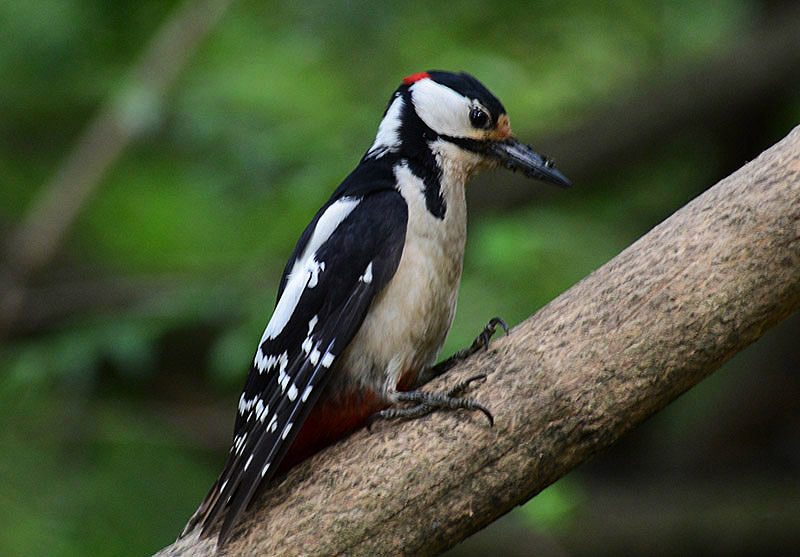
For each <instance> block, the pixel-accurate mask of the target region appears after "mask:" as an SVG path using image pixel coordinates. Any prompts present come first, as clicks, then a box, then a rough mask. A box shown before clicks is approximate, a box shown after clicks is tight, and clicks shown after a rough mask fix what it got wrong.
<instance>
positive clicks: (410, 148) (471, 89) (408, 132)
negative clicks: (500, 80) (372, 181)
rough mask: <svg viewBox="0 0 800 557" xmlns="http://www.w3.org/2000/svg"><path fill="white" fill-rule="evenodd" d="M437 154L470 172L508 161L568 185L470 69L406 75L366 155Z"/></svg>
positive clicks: (538, 176) (441, 161) (529, 172)
mask: <svg viewBox="0 0 800 557" xmlns="http://www.w3.org/2000/svg"><path fill="white" fill-rule="evenodd" d="M431 152H433V154H434V155H435V157H436V158H437V160H438V162H439V164H454V165H457V166H459V167H460V168H461V169H462V171H464V172H465V173H466V174H472V173H473V172H474V171H476V170H480V169H482V168H491V167H497V166H505V167H506V168H509V169H511V170H519V171H521V172H523V173H524V174H525V175H526V176H528V177H530V178H535V179H537V180H541V181H544V182H549V183H551V184H555V185H557V186H562V187H567V186H569V185H570V181H569V180H568V179H567V178H566V177H565V176H564V175H563V174H561V172H559V171H558V170H557V169H556V168H555V167H554V166H553V162H552V161H551V160H550V159H548V158H547V157H543V156H541V155H539V154H538V153H536V152H534V151H533V149H531V147H530V146H529V145H525V144H524V143H521V142H520V141H519V140H517V139H516V138H515V137H514V135H513V134H512V132H511V125H510V123H509V120H508V115H507V114H506V110H505V108H504V107H503V105H502V103H501V102H500V101H499V100H498V99H497V97H495V96H494V95H493V94H492V93H491V92H490V91H489V90H488V89H487V88H486V87H485V86H484V85H483V84H482V83H481V82H480V81H478V80H477V79H475V78H474V77H472V76H471V75H469V74H467V73H450V72H443V71H427V72H421V73H417V74H413V75H410V76H408V77H406V78H405V79H404V80H403V83H402V85H401V86H400V87H399V88H398V89H397V91H395V93H394V94H393V95H392V98H391V100H390V101H389V106H388V107H387V109H386V112H385V114H384V117H383V120H382V121H381V124H380V127H379V128H378V135H377V137H376V139H375V142H374V143H373V145H372V147H371V148H370V150H369V152H368V153H367V157H374V158H380V157H382V156H384V155H386V154H388V153H395V154H396V155H399V156H403V157H418V156H419V157H424V155H425V154H427V153H431Z"/></svg>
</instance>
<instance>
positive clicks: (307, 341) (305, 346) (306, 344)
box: [300, 336, 313, 356]
mask: <svg viewBox="0 0 800 557" xmlns="http://www.w3.org/2000/svg"><path fill="white" fill-rule="evenodd" d="M312 346H313V344H312V343H311V337H310V336H309V337H306V339H305V340H304V341H303V344H301V345H300V348H302V349H303V353H304V354H305V355H306V356H308V353H309V352H311V347H312Z"/></svg>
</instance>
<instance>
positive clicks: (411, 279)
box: [182, 71, 570, 547]
mask: <svg viewBox="0 0 800 557" xmlns="http://www.w3.org/2000/svg"><path fill="white" fill-rule="evenodd" d="M497 166H505V167H507V168H509V169H511V170H520V171H522V172H524V174H525V175H526V176H528V177H530V178H535V179H538V180H541V181H544V182H549V183H552V184H555V185H558V186H563V187H566V186H569V185H570V183H569V181H568V180H567V179H566V178H565V177H564V175H563V174H561V172H559V171H558V170H556V168H554V166H553V164H552V162H551V161H550V160H549V159H548V158H546V157H542V156H540V155H538V154H537V153H535V152H534V151H533V150H532V149H531V148H530V147H529V146H526V145H524V144H522V143H520V142H519V141H518V140H517V139H515V137H514V136H513V135H512V133H511V127H510V125H509V120H508V116H507V115H506V111H505V108H503V105H502V104H501V103H500V101H499V100H498V99H497V98H496V97H495V96H494V95H492V93H490V92H489V90H488V89H487V88H486V87H484V85H483V84H481V83H480V82H479V81H478V80H477V79H475V78H474V77H472V76H471V75H469V74H467V73H450V72H444V71H427V72H421V73H417V74H413V75H410V76H408V77H406V78H405V79H403V81H402V84H401V85H400V87H399V88H398V89H397V90H396V91H395V92H394V94H393V95H392V97H391V99H390V100H389V104H388V106H387V108H386V110H385V112H384V115H383V119H382V120H381V122H380V125H379V127H378V133H377V136H376V137H375V140H374V142H373V143H372V145H371V146H370V148H369V149H368V150H367V152H366V154H365V155H364V156H363V157H362V159H361V161H360V163H359V164H358V166H357V167H356V168H355V170H353V171H352V172H351V173H350V175H348V176H347V177H346V178H345V179H344V181H343V182H342V183H341V184H340V185H339V187H338V188H337V189H336V190H335V191H334V192H333V195H332V196H331V198H330V199H329V200H328V201H327V202H326V203H325V204H324V205H323V206H322V208H321V209H320V210H319V211H318V212H317V214H316V215H315V216H314V218H313V219H312V220H311V223H310V224H309V225H308V226H307V227H306V229H305V230H304V231H303V233H302V235H301V236H300V239H299V241H298V242H297V245H296V247H295V249H294V252H293V253H292V255H291V257H290V258H289V261H288V263H287V264H286V268H285V269H284V272H283V276H282V278H281V281H280V285H279V287H278V297H277V303H276V306H275V309H274V311H273V314H272V317H271V318H270V320H269V322H268V323H267V326H266V329H265V330H264V333H263V336H262V337H261V340H260V342H259V343H258V348H257V349H256V353H255V356H254V358H253V361H252V364H251V366H250V372H249V374H248V376H247V380H246V383H245V386H244V389H243V391H242V394H241V397H240V398H239V407H238V413H237V416H236V423H235V427H234V434H233V442H232V446H231V449H230V453H229V456H228V459H227V462H226V463H225V467H224V469H223V471H222V473H221V474H220V476H219V478H218V479H217V480H216V482H215V483H214V485H213V486H212V488H211V490H210V491H209V493H208V495H207V496H206V498H205V499H204V500H203V502H202V504H201V505H200V507H199V508H198V509H197V511H196V512H195V513H194V515H193V516H192V518H191V519H190V521H189V523H188V524H187V526H186V528H185V529H184V532H183V534H182V536H183V535H186V534H187V533H189V532H190V531H192V530H193V529H195V528H196V527H200V528H201V537H209V536H211V534H212V532H213V531H215V530H216V527H217V525H219V524H220V523H221V529H220V532H219V536H218V538H217V543H218V545H219V546H220V547H221V546H223V545H224V544H225V542H226V540H227V539H228V537H229V536H230V534H231V530H232V529H233V527H234V526H235V525H236V523H237V521H238V519H239V517H240V516H241V514H242V512H244V510H245V508H246V507H247V505H248V504H249V503H250V501H251V500H252V498H253V497H254V495H255V493H256V490H257V488H258V487H259V486H260V485H262V484H264V483H265V482H267V481H269V480H270V478H272V477H273V475H274V474H275V473H276V472H282V471H284V470H286V469H288V468H289V467H291V466H292V465H294V464H296V463H298V462H300V461H302V460H304V459H305V458H307V457H309V456H310V455H312V454H314V453H315V452H317V451H318V450H320V449H321V448H323V447H325V446H327V445H329V444H331V443H333V442H335V441H337V440H339V439H341V438H342V437H344V436H345V435H347V434H348V433H350V432H352V431H353V430H355V429H356V428H358V427H361V426H363V425H365V424H366V423H367V422H368V421H369V420H370V418H371V417H373V416H379V417H396V416H418V415H421V414H424V413H427V412H429V411H431V410H433V409H437V408H466V409H471V410H481V411H483V412H484V413H486V414H487V416H488V417H489V418H490V420H491V414H489V412H488V410H487V409H486V408H485V407H483V406H482V405H480V404H478V403H476V402H474V401H472V400H470V399H462V398H457V397H456V396H455V395H456V393H457V392H458V391H459V390H461V389H463V388H464V387H465V386H466V383H462V384H460V385H458V386H456V387H455V388H453V389H450V390H449V391H447V392H445V393H423V392H418V391H414V390H411V389H413V388H415V387H416V386H418V383H419V380H420V378H422V377H425V378H430V377H431V376H432V375H436V374H438V373H440V371H439V370H444V369H446V367H447V366H443V367H442V366H436V367H432V366H433V364H434V363H435V362H436V360H437V358H438V355H439V351H440V350H441V348H442V345H443V344H444V341H445V338H446V337H447V333H448V331H449V330H450V326H451V324H452V322H453V317H454V315H455V311H456V299H457V296H458V288H459V282H460V280H461V268H462V262H463V256H464V244H465V241H466V233H467V230H466V225H467V212H466V201H465V191H464V190H465V184H466V182H467V181H468V180H469V179H470V178H471V177H473V176H474V175H475V174H476V173H477V172H479V171H481V170H483V169H486V168H491V167H497ZM498 323H500V324H501V325H502V326H503V327H504V328H505V324H503V323H501V322H499V321H493V322H491V323H490V324H489V325H488V326H487V328H486V330H485V331H484V333H482V335H481V336H479V338H478V339H477V340H476V343H475V344H474V345H473V349H474V348H475V347H477V346H480V345H481V344H482V343H485V342H488V336H491V334H492V333H493V328H494V326H495V325H497V324H498ZM432 370H433V371H432ZM399 402H413V403H415V404H416V406H414V407H412V408H396V407H394V408H393V407H392V405H394V404H396V403H399ZM376 413H377V414H376Z"/></svg>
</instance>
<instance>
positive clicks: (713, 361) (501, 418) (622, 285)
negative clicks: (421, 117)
mask: <svg viewBox="0 0 800 557" xmlns="http://www.w3.org/2000/svg"><path fill="white" fill-rule="evenodd" d="M532 278H535V277H532ZM798 308H800V127H799V128H796V129H795V130H794V131H793V132H792V133H791V134H790V135H789V136H788V137H787V138H786V139H784V140H783V141H781V142H780V143H778V144H777V145H775V146H774V147H772V148H771V149H769V150H768V151H766V152H764V153H763V154H762V155H761V156H760V157H759V158H758V159H757V160H755V161H753V162H752V163H750V164H748V165H747V166H745V167H744V168H742V169H741V170H739V171H738V172H736V173H735V174H733V175H732V176H730V177H728V178H727V179H725V180H723V181H721V182H720V183H719V184H717V185H716V186H714V187H713V188H711V189H710V190H708V191H707V192H706V193H704V194H703V195H701V196H700V197H698V198H697V199H695V200H694V201H692V202H691V203H689V204H688V205H687V206H685V207H684V208H683V209H681V210H680V211H678V212H677V213H675V214H674V215H672V217H670V218H669V219H667V220H666V221H665V222H663V223H662V224H660V225H659V226H657V227H656V228H655V229H653V230H652V231H651V232H650V233H648V234H647V235H646V236H644V237H643V238H641V239H640V240H639V241H637V242H636V243H635V244H633V245H632V246H631V247H629V248H628V249H626V250H625V251H624V252H622V253H621V254H620V255H619V256H617V257H616V258H615V259H613V260H612V261H611V262H610V263H608V264H606V265H605V266H603V267H602V268H600V269H598V270H597V271H596V272H594V273H592V274H591V275H590V276H589V277H587V278H586V279H584V280H583V281H581V282H580V283H578V284H577V285H575V286H574V287H573V288H571V289H570V290H569V291H567V292H566V293H564V294H563V295H562V296H560V297H559V298H557V299H556V300H554V301H553V302H552V303H550V304H549V305H548V306H546V307H545V308H543V309H542V310H541V311H539V312H538V313H536V315H534V316H533V317H531V318H529V319H528V320H527V321H525V322H524V323H522V324H521V325H519V326H518V327H516V328H515V329H514V330H513V331H512V332H511V335H510V336H509V337H506V338H503V339H500V340H498V341H497V342H495V343H493V344H492V345H491V348H490V350H489V351H488V352H487V353H485V354H483V355H480V356H478V357H475V358H472V359H471V360H469V361H467V362H466V363H465V364H464V365H461V366H459V367H457V368H455V369H454V370H453V371H452V372H451V373H450V376H449V377H446V378H444V379H443V380H444V381H446V382H452V381H455V380H456V379H457V378H464V377H466V376H469V375H470V374H474V373H475V372H476V371H478V370H482V371H492V372H493V373H491V374H490V376H489V379H488V381H487V382H486V383H485V384H483V385H481V386H480V387H478V388H476V389H475V390H474V391H473V392H471V393H470V394H471V396H474V397H475V398H476V399H477V400H479V401H481V402H482V403H484V404H486V405H487V406H488V407H489V408H491V409H492V412H493V413H494V416H495V423H496V425H495V427H494V428H489V427H487V426H486V423H485V420H484V419H483V416H482V415H472V414H469V413H438V414H435V415H433V416H430V417H428V418H425V419H421V420H415V421H410V422H404V423H392V424H383V425H380V426H379V427H377V429H376V430H375V431H374V432H373V433H372V434H368V433H367V432H366V431H360V432H358V433H356V434H355V435H353V436H352V437H350V438H349V439H348V440H346V441H345V442H343V443H340V444H338V445H336V446H334V447H332V448H330V449H329V450H327V451H324V452H323V453H321V454H320V455H317V456H316V457H314V458H312V459H311V460H310V461H308V462H306V463H305V464H303V465H301V466H299V467H297V468H295V469H294V470H293V471H292V472H291V473H290V474H289V475H288V477H287V478H286V479H285V481H283V482H281V483H279V484H278V485H276V486H274V487H272V488H271V489H270V490H268V491H266V492H265V493H264V495H263V496H262V497H261V499H260V500H258V501H257V503H256V504H255V506H254V509H253V510H252V512H250V513H249V514H248V515H247V516H246V520H245V521H244V524H243V525H242V526H241V527H240V528H239V530H238V531H237V532H236V535H235V537H234V540H233V541H232V543H231V544H230V546H229V547H228V548H226V553H227V554H229V555H253V554H261V555H284V554H285V555H292V554H319V555H335V554H336V555H338V554H347V555H400V554H410V555H432V554H436V553H439V552H440V551H442V550H444V549H446V548H448V547H450V546H452V545H454V544H455V543H457V542H458V541H460V540H461V539H463V538H464V537H466V536H468V535H469V534H471V533H473V532H475V531H477V530H479V529H480V528H482V527H484V526H485V525H487V524H488V523H489V522H491V521H492V520H494V519H496V518H498V517H499V516H501V515H502V514H504V513H506V512H507V511H509V510H510V509H511V508H512V507H514V506H515V505H519V504H521V503H523V502H525V501H526V500H528V499H529V498H530V497H532V496H533V495H535V494H536V493H538V492H539V491H541V490H542V489H543V488H545V487H546V486H547V485H549V484H550V483H552V482H554V481H555V480H556V479H558V478H559V477H560V476H562V475H564V474H565V473H567V472H568V471H570V470H571V469H573V468H574V467H575V466H577V465H578V464H580V463H581V462H583V461H585V460H587V459H588V458H590V457H591V456H592V455H594V454H595V453H597V452H599V451H602V450H603V449H605V448H607V447H608V446H609V445H611V444H612V443H613V442H614V441H616V440H617V439H618V438H619V437H620V436H621V435H623V434H624V433H625V432H627V431H628V430H630V429H631V428H632V427H634V426H635V425H637V424H639V423H640V422H642V421H643V420H644V419H646V418H647V417H648V416H650V415H652V414H654V413H655V412H657V411H658V410H660V409H661V408H663V407H664V406H665V405H667V404H668V403H669V402H670V401H672V400H674V399H675V398H676V397H677V396H679V395H680V394H681V393H683V392H684V391H686V390H687V389H689V388H690V387H692V386H693V385H695V384H696V383H698V382H699V381H700V380H702V379H703V378H704V377H706V376H707V375H708V374H710V373H711V372H712V371H714V370H715V369H717V368H718V367H719V366H720V365H721V364H722V363H723V362H725V361H726V360H728V359H729V358H730V357H731V356H733V355H734V354H735V353H736V352H738V351H739V350H741V349H742V348H743V347H745V346H746V345H748V344H750V343H751V342H753V341H754V340H756V339H757V338H758V337H759V336H761V335H762V334H763V333H764V332H765V331H766V330H767V329H769V328H770V327H772V326H774V325H775V324H777V323H778V322H780V321H781V320H783V319H784V318H786V317H787V316H789V315H790V314H791V313H792V312H794V311H795V310H797V309H798ZM433 387H438V388H441V387H442V383H434V385H433ZM213 543H214V542H213V541H210V540H205V541H204V542H202V543H201V542H198V541H197V540H196V539H195V538H189V539H185V540H181V541H180V542H179V543H176V544H175V545H173V546H170V547H168V548H166V549H165V550H163V551H162V552H161V553H160V555H188V554H192V555H211V554H213V551H214V545H213Z"/></svg>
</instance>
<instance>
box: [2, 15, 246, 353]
mask: <svg viewBox="0 0 800 557" xmlns="http://www.w3.org/2000/svg"><path fill="white" fill-rule="evenodd" d="M231 2H232V0H201V1H192V0H188V1H186V2H184V3H183V4H182V5H181V7H180V8H178V9H177V10H176V11H175V13H174V14H173V15H172V16H171V17H170V18H168V19H167V20H166V22H165V23H164V24H163V25H162V26H161V28H160V29H159V30H158V32H157V33H156V35H155V36H154V37H153V39H152V41H151V42H150V44H149V45H148V46H147V48H146V49H145V51H144V53H143V54H142V56H141V58H140V59H139V60H138V61H137V62H136V64H135V65H134V66H133V68H131V70H130V73H129V75H128V76H127V78H126V79H125V80H124V82H123V86H122V88H121V90H120V91H119V92H118V93H116V94H114V95H112V96H111V97H110V98H109V99H108V101H107V102H106V103H105V104H104V105H103V106H102V107H101V108H100V109H99V111H98V112H97V114H96V116H95V117H94V118H93V119H92V120H91V122H89V124H88V126H87V127H86V129H85V130H84V132H83V133H82V134H81V135H80V137H79V138H78V140H77V142H76V144H75V145H74V147H73V148H72V149H71V151H70V153H69V154H68V155H67V157H66V159H65V160H64V162H63V163H62V164H61V166H60V167H59V168H58V169H57V170H56V172H55V173H54V174H53V177H52V178H51V180H50V181H49V182H47V183H46V184H45V185H44V186H43V187H42V189H41V190H40V191H39V194H38V196H37V197H36V198H35V199H34V200H33V203H32V204H31V206H30V208H29V209H28V211H27V214H26V215H25V216H24V218H23V219H22V221H21V223H20V224H19V225H18V227H17V229H16V230H15V231H13V232H12V234H11V235H10V240H9V241H8V243H7V245H6V246H5V254H4V255H5V260H4V261H3V262H2V267H0V339H2V338H3V336H5V334H7V332H8V329H9V328H10V327H12V326H13V323H14V321H15V319H16V318H17V316H18V315H19V314H20V310H21V309H22V307H23V305H24V304H25V298H26V286H25V282H26V279H27V277H28V276H29V275H30V274H31V273H33V272H35V271H37V270H39V269H42V268H43V267H44V266H46V265H47V263H48V262H49V261H50V260H51V258H52V257H53V255H54V254H55V252H56V250H57V249H58V247H59V245H60V244H61V242H62V241H63V239H64V237H65V235H66V234H67V233H68V231H69V228H70V226H71V225H72V223H73V222H74V221H75V219H76V217H77V216H78V215H79V214H80V212H81V210H82V209H83V207H84V206H85V204H86V202H87V201H88V200H89V198H90V196H91V195H92V193H93V192H94V191H95V190H96V189H97V188H98V187H99V185H100V183H101V181H102V179H103V176H104V174H105V173H106V171H107V170H108V169H109V168H110V167H111V166H112V165H113V164H114V162H115V161H116V160H117V159H118V158H119V156H120V155H121V154H122V152H123V151H124V150H125V148H126V147H127V146H128V144H129V143H130V142H131V141H132V140H134V139H136V137H137V136H138V135H139V134H141V133H142V132H143V131H144V130H146V129H147V128H148V127H149V126H150V125H151V124H152V122H153V120H154V119H156V118H157V117H158V111H159V105H160V104H161V103H162V102H163V98H164V96H165V95H166V93H167V91H168V90H169V88H170V87H171V86H172V85H173V84H174V83H175V81H176V79H177V78H178V76H179V75H180V73H181V70H183V68H184V67H185V66H186V63H187V62H188V61H189V59H190V58H191V57H192V55H193V54H194V53H195V52H196V51H197V48H198V47H199V46H200V44H201V43H202V41H203V39H205V38H206V37H207V36H208V34H209V33H210V32H211V31H212V30H213V29H214V27H215V26H216V24H217V23H218V22H219V21H220V18H221V17H222V15H223V14H224V13H225V11H226V10H227V8H228V6H230V4H231ZM104 291H106V289H104Z"/></svg>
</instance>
